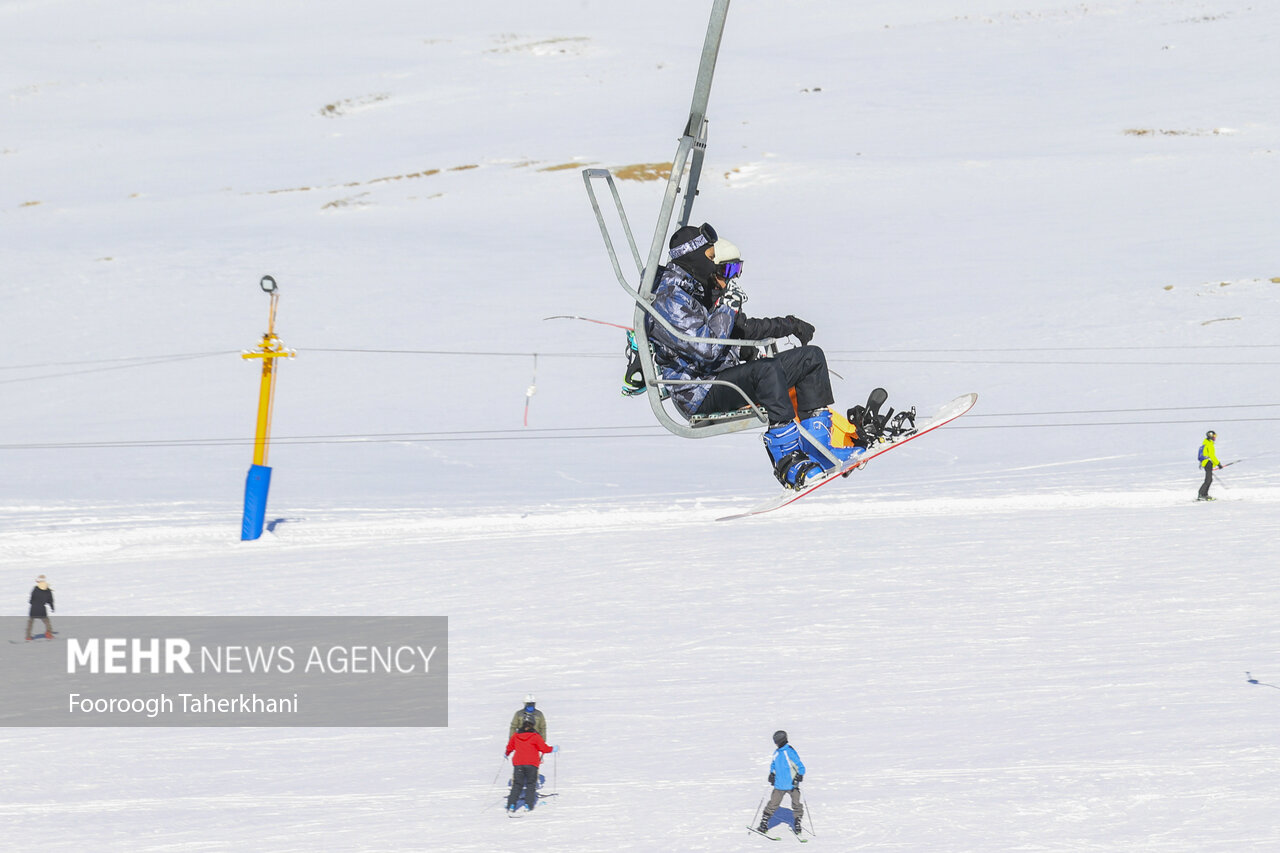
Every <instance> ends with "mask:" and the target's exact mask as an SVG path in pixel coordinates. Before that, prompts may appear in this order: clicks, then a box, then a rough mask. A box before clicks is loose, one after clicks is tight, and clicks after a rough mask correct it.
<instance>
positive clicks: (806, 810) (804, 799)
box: [800, 794, 818, 838]
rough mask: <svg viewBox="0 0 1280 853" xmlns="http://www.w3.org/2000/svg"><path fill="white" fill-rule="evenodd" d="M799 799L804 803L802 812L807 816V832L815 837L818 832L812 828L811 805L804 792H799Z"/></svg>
mask: <svg viewBox="0 0 1280 853" xmlns="http://www.w3.org/2000/svg"><path fill="white" fill-rule="evenodd" d="M800 801H801V802H802V803H804V813H805V816H806V817H807V818H809V834H810V835H812V836H813V837H814V838H817V837H818V833H817V832H815V831H814V829H813V807H812V806H811V805H809V798H808V797H806V796H805V795H804V794H801V795H800Z"/></svg>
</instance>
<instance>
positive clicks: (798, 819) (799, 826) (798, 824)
mask: <svg viewBox="0 0 1280 853" xmlns="http://www.w3.org/2000/svg"><path fill="white" fill-rule="evenodd" d="M803 828H804V827H802V826H801V825H800V818H796V821H795V824H794V825H793V826H792V829H794V830H795V833H796V835H799V834H800V830H802V829H803Z"/></svg>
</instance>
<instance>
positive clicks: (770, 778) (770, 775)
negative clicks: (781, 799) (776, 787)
mask: <svg viewBox="0 0 1280 853" xmlns="http://www.w3.org/2000/svg"><path fill="white" fill-rule="evenodd" d="M776 778H777V774H776V773H770V774H769V784H770V785H772V784H773V780H774V779H776Z"/></svg>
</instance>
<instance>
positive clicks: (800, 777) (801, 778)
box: [796, 773, 804, 785]
mask: <svg viewBox="0 0 1280 853" xmlns="http://www.w3.org/2000/svg"><path fill="white" fill-rule="evenodd" d="M803 781H804V774H803V773H797V774H796V784H797V785H799V784H800V783H801V782H803Z"/></svg>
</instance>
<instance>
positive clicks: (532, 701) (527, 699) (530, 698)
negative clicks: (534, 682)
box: [524, 693, 538, 705]
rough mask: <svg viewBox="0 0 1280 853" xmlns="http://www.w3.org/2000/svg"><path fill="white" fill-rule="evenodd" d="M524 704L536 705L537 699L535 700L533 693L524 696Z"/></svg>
mask: <svg viewBox="0 0 1280 853" xmlns="http://www.w3.org/2000/svg"><path fill="white" fill-rule="evenodd" d="M524 704H526V705H536V704H538V700H537V699H535V698H534V697H533V694H532V693H529V694H527V695H526V696H525V697H524Z"/></svg>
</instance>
